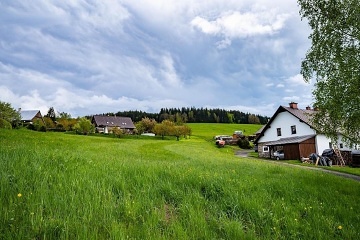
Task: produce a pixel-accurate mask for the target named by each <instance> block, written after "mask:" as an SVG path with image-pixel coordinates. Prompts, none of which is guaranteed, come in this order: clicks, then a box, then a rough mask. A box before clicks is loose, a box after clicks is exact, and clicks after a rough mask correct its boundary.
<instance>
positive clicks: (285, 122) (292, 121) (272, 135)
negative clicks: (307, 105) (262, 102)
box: [261, 112, 316, 142]
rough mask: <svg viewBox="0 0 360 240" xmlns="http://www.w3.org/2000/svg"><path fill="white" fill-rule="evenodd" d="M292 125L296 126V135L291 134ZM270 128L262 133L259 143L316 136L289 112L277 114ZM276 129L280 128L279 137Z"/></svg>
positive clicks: (307, 126)
mask: <svg viewBox="0 0 360 240" xmlns="http://www.w3.org/2000/svg"><path fill="white" fill-rule="evenodd" d="M293 125H295V126H296V134H292V133H291V126H293ZM270 126H271V127H270V128H268V129H266V131H265V132H264V136H263V137H262V138H261V142H270V141H276V140H279V139H280V138H289V137H296V136H304V135H311V134H316V132H315V130H314V129H311V128H310V126H309V125H307V124H306V123H304V122H300V121H299V119H298V118H297V117H295V116H293V115H291V114H290V113H289V112H282V113H279V114H278V115H277V117H276V118H275V119H274V121H273V122H272V123H271V125H270ZM277 128H281V136H277Z"/></svg>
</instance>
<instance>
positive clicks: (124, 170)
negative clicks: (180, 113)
mask: <svg viewBox="0 0 360 240" xmlns="http://www.w3.org/2000/svg"><path fill="white" fill-rule="evenodd" d="M236 130H239V129H236ZM240 130H241V129H240ZM224 131H227V130H226V129H225V130H224ZM224 131H221V132H222V133H224ZM212 133H213V132H209V133H206V131H204V132H202V133H199V136H198V135H196V134H197V130H196V129H194V130H193V136H192V137H191V138H190V139H181V141H175V139H170V140H164V141H160V140H157V139H151V138H149V139H136V138H134V139H130V138H129V139H127V138H126V139H122V138H120V139H116V138H104V137H93V136H77V135H70V134H63V133H49V132H48V133H40V132H32V131H27V130H0V184H1V185H0V186H1V191H0V196H1V210H0V239H128V238H129V239H359V238H360V233H359V229H360V216H359V214H358V209H359V208H360V202H359V197H360V183H359V182H356V181H353V180H350V179H343V178H341V177H338V176H333V175H331V174H326V173H319V172H314V171H308V170H306V169H297V168H292V167H288V166H279V165H274V164H272V163H268V162H266V161H261V160H257V159H247V158H239V157H236V156H234V155H233V151H232V149H231V148H230V147H228V146H226V147H224V148H216V147H215V145H214V144H213V143H209V142H207V141H204V137H207V136H210V135H211V134H212ZM224 134H227V133H226V132H225V133H224ZM18 194H21V196H20V195H18ZM339 226H341V228H342V229H339Z"/></svg>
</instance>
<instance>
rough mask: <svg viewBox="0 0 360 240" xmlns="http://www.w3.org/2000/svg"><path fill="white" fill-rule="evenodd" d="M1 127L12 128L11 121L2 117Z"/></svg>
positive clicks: (0, 120)
mask: <svg viewBox="0 0 360 240" xmlns="http://www.w3.org/2000/svg"><path fill="white" fill-rule="evenodd" d="M0 128H5V129H12V127H11V123H9V122H8V121H6V120H5V119H1V118H0Z"/></svg>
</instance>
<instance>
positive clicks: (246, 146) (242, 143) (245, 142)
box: [237, 138, 251, 149]
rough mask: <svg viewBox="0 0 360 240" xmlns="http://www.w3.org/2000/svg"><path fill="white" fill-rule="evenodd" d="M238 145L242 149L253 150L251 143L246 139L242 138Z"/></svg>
mask: <svg viewBox="0 0 360 240" xmlns="http://www.w3.org/2000/svg"><path fill="white" fill-rule="evenodd" d="M237 145H238V146H239V147H240V148H242V149H251V146H250V142H249V141H248V140H247V139H246V138H240V139H239V140H238V141H237Z"/></svg>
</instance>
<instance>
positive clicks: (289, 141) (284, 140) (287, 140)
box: [264, 134, 316, 146]
mask: <svg viewBox="0 0 360 240" xmlns="http://www.w3.org/2000/svg"><path fill="white" fill-rule="evenodd" d="M315 136H316V135H315V134H312V135H304V136H298V137H289V138H280V139H279V140H277V141H271V142H267V143H264V144H265V145H266V146H278V145H286V144H293V143H301V142H304V141H306V140H308V139H310V138H313V137H315Z"/></svg>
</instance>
